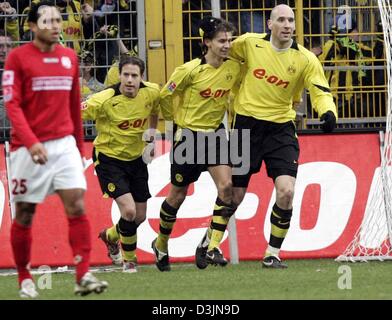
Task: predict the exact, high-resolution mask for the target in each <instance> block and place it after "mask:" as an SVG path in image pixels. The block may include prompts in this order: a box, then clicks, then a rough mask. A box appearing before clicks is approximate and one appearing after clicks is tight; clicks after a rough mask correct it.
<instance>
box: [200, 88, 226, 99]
mask: <svg viewBox="0 0 392 320" xmlns="http://www.w3.org/2000/svg"><path fill="white" fill-rule="evenodd" d="M229 92H230V89H228V90H224V89H218V90H216V91H215V92H214V91H212V90H211V88H208V89H206V90H203V91H200V92H199V93H200V95H201V96H202V97H203V98H222V97H224V96H225V95H228V94H229Z"/></svg>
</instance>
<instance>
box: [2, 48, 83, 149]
mask: <svg viewBox="0 0 392 320" xmlns="http://www.w3.org/2000/svg"><path fill="white" fill-rule="evenodd" d="M2 85H3V96H4V101H5V106H6V109H7V114H8V118H9V119H10V121H11V124H12V129H11V149H12V150H15V149H17V148H19V147H21V146H25V147H26V148H30V147H31V146H32V145H33V144H35V143H37V142H44V141H48V140H53V139H59V138H62V137H65V136H67V135H70V134H71V135H73V136H74V137H75V140H76V143H77V145H78V148H79V151H80V153H81V154H83V149H82V148H83V128H82V120H81V119H82V118H81V115H80V112H81V110H80V89H79V67H78V59H77V56H76V54H75V52H74V51H73V50H72V49H69V48H64V47H62V46H61V45H56V46H55V49H54V50H53V51H52V52H42V51H41V50H40V49H39V48H38V47H36V46H35V45H34V44H33V43H32V42H30V43H28V44H26V45H23V46H21V47H18V48H15V49H13V50H12V51H11V52H10V54H9V56H8V58H7V61H6V63H5V68H4V72H3V81H2Z"/></svg>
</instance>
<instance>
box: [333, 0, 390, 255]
mask: <svg viewBox="0 0 392 320" xmlns="http://www.w3.org/2000/svg"><path fill="white" fill-rule="evenodd" d="M391 4H392V0H378V7H379V9H380V17H381V20H382V25H383V31H384V48H385V55H386V60H387V84H388V95H387V99H386V101H387V119H386V131H385V133H381V134H380V142H381V147H380V149H381V165H380V168H379V169H377V172H376V175H375V177H376V178H375V179H374V181H373V183H372V186H371V189H370V192H369V200H368V203H367V206H366V209H365V214H364V218H363V221H362V224H361V226H360V227H359V229H358V230H357V232H356V233H355V236H354V239H353V240H352V241H351V243H350V244H349V245H348V247H347V248H346V250H345V251H344V252H343V253H342V254H341V255H340V256H339V257H338V258H337V259H336V260H337V261H352V262H355V261H370V260H379V261H384V260H392V243H391V242H392V131H391V129H392V128H391V125H392V114H391V112H392V110H391V105H392V64H391V62H392V59H391V53H392V48H391V45H392V6H391Z"/></svg>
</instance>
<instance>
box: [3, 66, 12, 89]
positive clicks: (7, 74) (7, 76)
mask: <svg viewBox="0 0 392 320" xmlns="http://www.w3.org/2000/svg"><path fill="white" fill-rule="evenodd" d="M14 75H15V73H14V71H12V70H5V71H4V72H3V79H2V84H3V86H12V85H14Z"/></svg>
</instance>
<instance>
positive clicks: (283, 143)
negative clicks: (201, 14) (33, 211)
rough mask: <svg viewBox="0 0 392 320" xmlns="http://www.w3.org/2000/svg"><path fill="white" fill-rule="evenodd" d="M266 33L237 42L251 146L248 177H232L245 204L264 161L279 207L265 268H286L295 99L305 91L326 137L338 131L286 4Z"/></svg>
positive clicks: (241, 111)
mask: <svg viewBox="0 0 392 320" xmlns="http://www.w3.org/2000/svg"><path fill="white" fill-rule="evenodd" d="M268 28H269V29H270V30H271V34H256V33H246V34H244V35H242V36H240V37H238V38H237V39H236V40H235V41H233V45H232V48H231V52H230V55H231V56H232V57H233V58H235V59H238V60H241V61H243V62H244V64H245V66H246V72H245V74H244V75H243V78H242V81H241V87H240V89H239V93H238V95H237V97H236V100H235V103H234V110H235V113H236V116H235V124H234V128H235V129H237V130H238V131H237V133H239V134H241V132H244V131H243V130H246V129H248V130H250V146H251V149H250V150H251V152H250V171H249V173H248V174H246V175H235V174H234V172H233V178H232V179H233V203H234V204H235V205H237V206H238V205H239V204H240V203H241V201H242V200H243V198H244V196H245V194H246V190H247V187H248V184H249V180H250V178H251V176H252V174H254V173H257V172H258V171H260V167H261V164H262V161H265V165H266V168H267V173H268V176H269V177H271V178H272V179H273V181H274V184H275V190H276V202H275V204H274V206H273V209H272V213H271V219H270V220H271V235H270V241H269V244H268V247H267V249H266V252H265V256H264V259H263V266H264V267H270V268H286V267H287V265H286V264H284V263H283V262H282V261H281V260H280V258H279V251H280V248H281V246H282V243H283V240H284V238H285V236H286V234H287V231H288V229H289V226H290V219H291V216H292V202H293V196H294V186H295V180H296V175H297V169H298V157H299V145H298V140H297V135H296V128H295V125H294V121H293V120H294V118H295V110H294V109H293V102H294V101H293V100H294V98H295V97H296V96H298V93H300V92H302V90H303V88H304V87H305V88H306V89H307V90H309V92H310V97H311V102H312V106H313V108H314V109H315V110H316V111H317V112H318V114H319V115H320V116H321V118H320V120H321V121H322V124H321V128H322V130H323V131H324V132H331V131H332V130H333V129H334V127H335V124H336V118H337V113H336V106H335V104H334V102H333V98H332V95H331V92H330V88H329V86H328V82H327V80H326V79H325V76H324V72H323V69H322V66H321V64H320V62H319V61H318V59H317V58H316V56H315V55H314V54H313V53H311V52H310V51H308V50H307V49H305V48H304V47H302V46H301V45H299V44H297V43H296V42H295V41H294V40H292V35H293V32H294V30H295V20H294V12H293V10H292V9H291V8H290V7H289V6H287V5H278V6H276V7H275V8H274V9H273V10H272V11H271V16H270V19H269V20H268ZM239 140H240V141H241V138H240V139H239Z"/></svg>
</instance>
